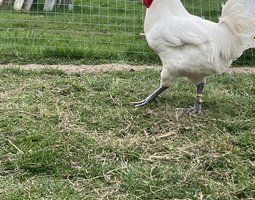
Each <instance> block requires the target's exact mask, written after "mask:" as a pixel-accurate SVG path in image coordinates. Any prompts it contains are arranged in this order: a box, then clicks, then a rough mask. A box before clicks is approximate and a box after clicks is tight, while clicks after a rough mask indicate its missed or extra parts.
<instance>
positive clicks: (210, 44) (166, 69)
mask: <svg viewBox="0 0 255 200" xmlns="http://www.w3.org/2000/svg"><path fill="white" fill-rule="evenodd" d="M144 4H145V5H146V7H147V11H146V16H145V23H144V32H145V36H146V39H147V42H148V44H149V46H150V47H151V48H152V49H153V50H154V51H155V52H156V53H157V54H158V55H159V57H160V59H161V61H162V64H163V69H162V71H161V84H160V87H159V88H158V89H157V90H156V91H154V92H153V93H152V94H151V95H149V96H148V97H147V98H146V99H145V100H143V101H140V102H132V103H131V104H132V105H135V106H137V107H139V106H144V105H147V104H149V103H151V102H152V101H154V100H155V99H156V98H157V97H158V96H159V94H161V93H162V92H163V91H165V90H166V89H167V88H169V87H170V86H172V85H173V83H174V82H175V80H176V79H177V78H179V77H187V78H188V79H189V80H190V81H191V82H192V83H193V84H194V85H195V86H196V88H197V95H196V100H195V105H194V107H192V108H190V109H189V112H192V113H199V112H201V102H202V99H201V97H202V96H203V89H204V84H205V82H206V77H207V76H209V75H212V74H218V73H222V72H224V71H226V69H227V68H228V67H229V66H230V65H231V63H232V62H233V61H234V60H236V59H237V58H238V57H240V56H241V55H242V53H243V52H244V51H245V50H246V49H249V48H253V47H255V0H228V1H227V2H226V4H225V5H224V6H223V10H222V16H221V18H220V20H219V23H214V22H211V21H208V20H204V19H202V18H200V17H197V16H194V15H191V14H189V13H188V12H187V11H186V9H185V8H184V6H183V5H182V3H181V1H180V0H144Z"/></svg>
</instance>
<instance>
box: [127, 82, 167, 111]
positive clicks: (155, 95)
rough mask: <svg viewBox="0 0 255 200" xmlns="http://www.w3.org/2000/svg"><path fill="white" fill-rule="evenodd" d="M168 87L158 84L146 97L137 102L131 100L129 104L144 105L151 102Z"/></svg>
mask: <svg viewBox="0 0 255 200" xmlns="http://www.w3.org/2000/svg"><path fill="white" fill-rule="evenodd" d="M167 88H168V87H165V86H160V87H159V88H158V89H157V90H155V91H154V92H153V93H152V94H151V95H149V96H148V97H147V98H146V99H144V100H142V101H139V102H131V103H130V104H131V105H134V106H135V107H140V106H145V105H148V104H149V103H151V102H152V101H155V100H156V98H157V97H158V96H159V95H160V94H161V93H162V92H164V91H165V90H166V89H167Z"/></svg>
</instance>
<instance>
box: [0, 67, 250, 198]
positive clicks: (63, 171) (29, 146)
mask: <svg viewBox="0 0 255 200" xmlns="http://www.w3.org/2000/svg"><path fill="white" fill-rule="evenodd" d="M158 81H159V79H158V72H155V71H150V70H146V71H139V72H138V71H137V72H124V71H120V72H108V73H103V74H78V73H77V74H67V73H65V72H63V71H58V70H50V69H44V70H40V71H25V70H20V69H15V68H14V69H10V68H6V69H1V70H0V104H1V106H0V138H1V139H0V146H1V149H0V196H1V199H8V200H9V199H13V200H14V199H15V200H16V199H22V200H26V199H100V198H102V199H146V200H147V199H212V200H216V199H219V200H222V199H229V200H233V199H236V200H237V199H254V198H255V195H254V194H255V191H254V188H255V177H254V176H255V167H254V166H255V165H254V164H255V163H254V161H255V139H254V138H255V137H254V132H255V126H254V121H255V114H254V113H255V89H254V88H255V75H254V74H232V75H228V74H223V75H219V76H214V77H210V78H209V79H208V84H207V85H206V92H205V97H204V104H203V109H204V110H203V112H202V113H201V114H200V115H197V116H190V115H188V114H186V113H183V112H182V111H181V110H177V109H176V108H183V107H186V106H188V105H191V104H192V103H193V100H194V88H193V87H192V86H191V85H190V84H189V83H188V82H186V81H185V80H182V79H181V80H179V81H178V82H177V83H176V84H175V86H174V87H173V88H172V89H171V90H169V91H167V92H166V93H164V94H163V95H162V97H161V98H160V99H159V103H158V104H156V103H153V104H151V105H149V106H147V107H144V108H139V109H138V108H134V107H132V106H130V105H129V102H130V101H134V100H140V99H141V98H144V97H146V96H147V95H148V94H149V93H150V92H151V91H153V90H154V89H155V88H156V87H157V86H158Z"/></svg>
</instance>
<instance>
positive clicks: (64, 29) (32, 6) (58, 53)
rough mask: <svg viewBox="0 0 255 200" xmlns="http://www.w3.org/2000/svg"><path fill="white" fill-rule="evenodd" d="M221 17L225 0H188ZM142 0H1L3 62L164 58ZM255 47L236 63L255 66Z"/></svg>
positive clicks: (193, 7)
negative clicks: (148, 29) (150, 41)
mask: <svg viewBox="0 0 255 200" xmlns="http://www.w3.org/2000/svg"><path fill="white" fill-rule="evenodd" d="M182 2H183V4H184V5H185V7H186V8H187V9H188V11H189V12H191V13H192V14H195V15H198V16H201V17H204V18H206V19H209V20H212V21H217V20H218V17H219V16H220V12H221V4H222V0H207V1H205V0H183V1H182ZM144 15H145V7H144V6H143V2H142V0H45V1H44V0H43V1H42V0H15V1H14V0H0V32H1V34H0V62H1V63H10V62H19V63H22V62H24V63H45V64H46V63H74V64H80V63H93V64H95V63H102V62H108V63H109V62H132V63H148V64H154V63H160V61H159V58H158V57H157V55H156V54H155V53H154V52H153V51H152V50H151V49H150V48H149V47H148V45H147V43H146V40H145V38H144V37H143V36H141V33H142V32H143V20H144ZM254 60H255V51H254V49H253V50H248V51H246V52H245V54H244V55H243V56H242V57H241V58H240V59H239V60H238V61H237V62H236V64H238V65H253V64H254Z"/></svg>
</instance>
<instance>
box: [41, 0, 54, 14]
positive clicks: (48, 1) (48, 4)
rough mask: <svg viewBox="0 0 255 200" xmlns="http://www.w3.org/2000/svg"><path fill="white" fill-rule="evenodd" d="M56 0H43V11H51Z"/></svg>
mask: <svg viewBox="0 0 255 200" xmlns="http://www.w3.org/2000/svg"><path fill="white" fill-rule="evenodd" d="M55 3H56V0H45V3H44V7H43V11H52V10H53V7H54V5H55Z"/></svg>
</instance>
